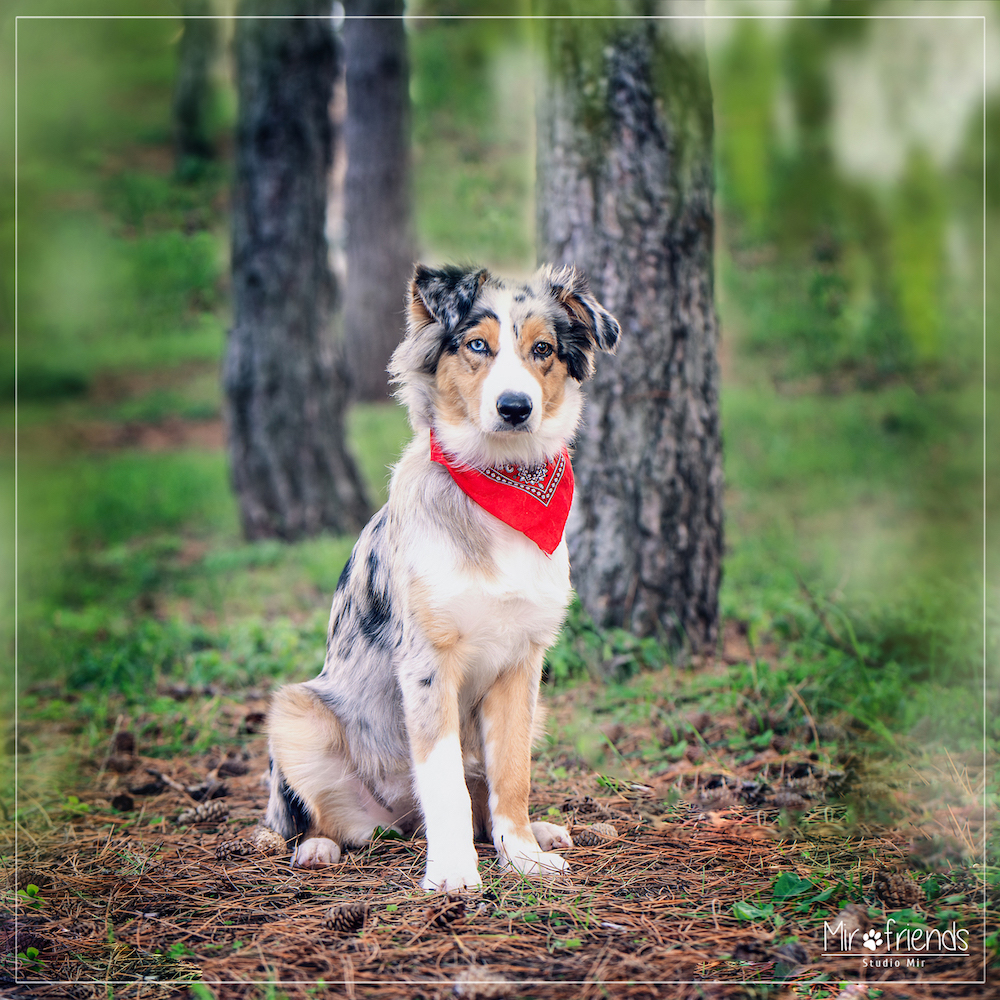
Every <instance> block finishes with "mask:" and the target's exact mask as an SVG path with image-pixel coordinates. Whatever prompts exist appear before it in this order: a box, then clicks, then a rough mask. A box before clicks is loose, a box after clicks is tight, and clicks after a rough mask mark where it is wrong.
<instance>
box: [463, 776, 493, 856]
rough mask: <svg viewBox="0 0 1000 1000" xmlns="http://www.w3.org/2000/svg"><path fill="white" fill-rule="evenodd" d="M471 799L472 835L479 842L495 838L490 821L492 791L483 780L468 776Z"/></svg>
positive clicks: (467, 781)
mask: <svg viewBox="0 0 1000 1000" xmlns="http://www.w3.org/2000/svg"><path fill="white" fill-rule="evenodd" d="M466 785H467V786H468V789H469V798H470V799H471V800H472V833H473V836H474V837H475V838H476V839H477V840H485V841H488V840H489V839H490V838H491V837H492V836H493V822H492V820H491V819H490V790H489V788H488V787H487V785H486V782H485V781H484V780H483V779H482V778H470V777H469V776H468V775H466Z"/></svg>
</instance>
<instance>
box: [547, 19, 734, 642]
mask: <svg viewBox="0 0 1000 1000" xmlns="http://www.w3.org/2000/svg"><path fill="white" fill-rule="evenodd" d="M580 6H581V7H582V4H581V5H580ZM647 6H650V5H645V4H641V3H637V2H636V3H625V2H623V3H618V4H616V5H615V8H614V13H622V14H625V13H638V14H644V13H647ZM590 9H591V10H592V9H593V8H590ZM548 10H549V11H551V12H553V13H569V12H570V11H568V10H567V7H566V4H561V5H559V4H557V3H555V2H553V3H551V4H550V5H549V7H548ZM695 23H696V24H697V22H695ZM686 24H687V25H688V30H689V31H690V24H691V22H686ZM670 25H671V22H669V21H659V22H657V21H651V20H628V21H612V20H592V21H584V20H571V19H568V18H564V19H559V20H555V21H549V22H546V56H547V72H548V78H547V83H546V87H545V91H546V92H545V94H544V95H543V99H542V100H541V101H540V102H539V111H538V181H537V184H538V187H537V191H538V195H537V198H538V235H539V259H540V260H547V261H552V262H554V263H560V264H561V263H574V264H577V265H578V266H580V267H582V268H583V269H584V270H585V271H586V273H587V274H588V275H589V277H590V281H591V287H592V289H593V291H594V293H595V294H596V296H597V298H598V299H599V301H600V302H601V303H602V304H603V305H604V306H605V308H607V309H608V310H609V311H610V312H611V313H612V314H613V315H615V316H616V317H617V318H618V320H619V322H620V323H621V326H622V338H621V341H620V345H619V349H618V354H617V356H616V357H615V358H612V359H608V358H604V357H602V358H600V359H599V363H598V365H597V375H596V378H595V380H594V383H593V384H592V386H591V387H590V389H589V391H588V397H589V399H588V403H587V407H586V410H585V411H584V418H583V423H582V425H581V428H580V433H579V435H578V437H577V443H576V451H575V457H574V460H573V468H574V473H575V475H576V481H577V494H576V501H575V505H574V511H573V516H572V517H571V520H570V524H569V527H568V539H569V548H570V558H571V563H572V566H573V582H574V585H575V587H576V590H577V593H578V594H579V596H580V600H581V602H582V604H583V606H584V608H585V609H586V610H587V611H588V612H589V613H590V614H591V615H592V616H593V618H594V619H595V620H596V621H597V622H598V623H599V624H602V625H605V626H609V625H619V626H624V627H625V628H629V629H631V630H632V631H633V632H635V633H636V634H638V635H657V636H660V637H661V638H665V639H666V640H667V641H669V642H670V643H671V644H673V645H684V646H686V647H687V648H689V649H692V650H694V651H698V652H700V651H702V650H704V649H707V648H708V647H710V646H712V644H713V643H714V642H715V640H716V635H717V624H718V590H719V580H720V572H721V558H722V453H721V442H720V432H719V369H718V364H717V361H716V340H717V328H716V318H715V309H714V304H713V291H712V284H713V270H712V239H713V213H712V194H713V177H712V97H711V89H710V85H709V80H708V66H707V60H706V55H705V51H704V41H703V40H701V39H699V41H698V43H697V44H696V45H695V46H690V45H685V44H681V43H680V41H679V40H678V39H677V38H676V37H673V36H672V35H671V30H672V29H671V27H670Z"/></svg>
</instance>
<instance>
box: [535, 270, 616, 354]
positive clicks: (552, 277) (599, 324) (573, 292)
mask: <svg viewBox="0 0 1000 1000" xmlns="http://www.w3.org/2000/svg"><path fill="white" fill-rule="evenodd" d="M541 274H542V279H543V281H544V282H545V284H546V285H547V287H548V290H549V294H551V295H552V297H553V298H554V299H555V300H556V301H557V302H558V303H559V304H560V305H561V306H562V307H563V309H564V310H565V311H566V313H567V315H568V316H569V318H570V320H571V321H572V323H573V325H574V327H576V328H582V329H583V330H584V331H586V333H587V334H588V335H589V338H590V341H591V346H592V347H594V348H597V349H599V350H602V351H607V352H608V353H609V354H614V352H615V348H616V347H617V346H618V338H619V337H620V336H621V332H622V328H621V327H620V326H619V325H618V320H616V319H615V318H614V316H612V315H611V313H609V312H608V311H607V309H605V308H604V306H602V305H601V304H600V302H598V301H597V299H595V298H594V296H593V294H592V293H591V291H590V285H589V284H588V283H587V276H586V275H585V274H584V273H583V272H582V271H579V270H577V268H575V267H573V266H572V265H564V266H563V267H552V266H548V267H543V268H542V272H541Z"/></svg>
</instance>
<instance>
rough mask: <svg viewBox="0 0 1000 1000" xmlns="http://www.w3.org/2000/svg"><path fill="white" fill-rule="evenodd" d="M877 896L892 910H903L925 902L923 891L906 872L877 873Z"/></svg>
mask: <svg viewBox="0 0 1000 1000" xmlns="http://www.w3.org/2000/svg"><path fill="white" fill-rule="evenodd" d="M875 895H876V896H878V898H879V899H880V900H882V902H883V903H885V905H886V907H887V908H888V909H890V910H901V909H903V908H904V907H906V906H912V905H913V904H914V903H922V902H923V901H924V891H923V889H921V888H920V886H919V885H917V883H916V882H914V881H913V879H912V878H911V877H910V875H909V874H908V873H905V872H904V873H900V872H889V871H881V872H876V873H875Z"/></svg>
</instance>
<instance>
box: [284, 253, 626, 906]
mask: <svg viewBox="0 0 1000 1000" xmlns="http://www.w3.org/2000/svg"><path fill="white" fill-rule="evenodd" d="M620 333H621V330H620V327H619V324H618V322H617V320H615V319H614V317H613V316H611V315H610V313H608V311H607V310H605V309H604V307H603V306H601V305H600V304H599V303H598V302H597V301H596V300H595V298H594V296H593V295H592V294H591V292H590V290H589V287H588V284H587V280H586V278H585V276H584V275H583V274H582V273H581V272H580V271H578V270H577V269H575V268H573V267H552V266H546V267H542V268H540V269H539V270H538V271H537V272H536V273H535V274H534V275H533V276H532V278H531V279H530V280H528V281H527V282H526V283H523V284H519V283H506V282H504V281H502V280H499V279H497V278H495V277H493V276H492V275H490V274H489V272H488V271H486V270H484V269H476V268H458V267H445V268H440V269H432V268H428V267H425V266H422V265H417V267H416V269H415V271H414V275H413V278H412V280H411V282H410V285H409V289H408V295H407V323H406V332H405V334H404V337H403V340H402V341H401V343H400V345H399V346H398V347H397V348H396V350H395V352H394V353H393V356H392V359H391V361H390V364H389V373H390V375H391V378H392V381H393V383H394V384H395V386H396V387H397V390H396V395H397V397H398V398H399V399H400V400H401V401H402V402H403V403H405V405H406V406H407V408H408V411H409V419H410V423H411V425H412V427H413V431H414V437H413V440H412V441H411V443H410V444H409V445H408V447H407V448H406V450H405V452H404V453H403V455H402V457H401V459H400V461H399V463H398V464H397V465H396V466H395V468H394V470H393V473H392V478H391V481H390V486H389V499H388V502H387V503H386V505H385V506H384V507H383V508H382V509H381V510H380V511H379V512H378V513H377V514H375V515H374V517H373V518H372V519H371V521H370V522H369V523H368V525H367V526H366V527H365V529H364V530H363V531H362V532H361V535H360V537H359V539H358V542H357V544H356V545H355V547H354V551H353V553H352V554H351V556H350V558H349V559H348V561H347V565H346V566H345V567H344V570H343V573H342V574H341V576H340V580H339V582H338V584H337V589H336V593H335V594H334V598H333V607H332V610H331V613H330V627H329V632H328V638H327V653H326V660H325V663H324V666H323V670H322V672H321V673H320V674H319V676H318V677H316V678H315V679H314V680H311V681H308V682H306V683H304V684H291V685H286V686H284V687H282V688H280V689H279V690H278V691H277V692H276V694H275V696H274V698H273V701H272V704H271V708H270V712H269V718H268V737H269V750H270V756H271V770H270V798H269V801H268V806H267V813H266V819H265V823H266V825H267V826H268V827H270V828H271V829H273V830H276V831H277V832H279V833H280V834H282V835H283V836H284V837H285V838H286V840H287V841H289V842H292V843H294V844H295V850H294V854H293V858H292V863H293V864H294V865H297V866H300V867H303V868H317V867H322V866H324V865H331V864H335V863H336V862H337V861H338V860H339V859H340V855H341V848H342V847H346V846H350V845H359V844H362V843H364V842H365V841H367V840H368V839H370V838H371V836H372V835H373V833H374V832H375V830H376V829H377V828H379V827H381V828H383V829H393V830H395V831H397V832H399V833H402V834H409V833H412V832H414V831H415V830H417V829H419V828H420V827H422V828H423V830H424V832H425V835H426V838H427V861H426V869H425V873H424V876H423V879H422V881H421V886H422V887H423V888H424V889H426V890H428V891H445V892H451V891H455V890H461V889H475V888H476V887H478V886H480V885H481V879H480V875H479V870H478V860H479V859H478V855H477V853H476V848H475V846H474V834H477V835H479V836H480V837H481V838H484V839H488V838H492V841H493V844H494V846H495V848H496V852H497V855H498V857H499V858H500V860H501V863H502V864H503V865H504V866H505V867H508V868H513V869H515V870H516V871H518V872H521V873H523V874H524V875H528V876H535V875H545V874H550V873H553V872H559V871H562V870H563V869H565V868H566V867H567V865H566V861H565V859H564V858H562V857H561V856H560V855H559V854H558V853H555V850H554V849H557V848H564V847H570V846H572V840H571V838H570V835H569V833H568V831H567V830H566V829H565V828H564V827H561V826H556V825H555V824H551V823H530V822H529V819H528V793H529V781H530V767H531V760H530V755H531V745H532V740H533V738H534V735H535V730H536V728H537V727H538V724H539V722H540V717H541V712H540V708H539V706H538V704H537V701H538V690H539V683H540V680H541V675H542V665H543V658H544V654H545V651H546V649H547V648H548V647H549V646H550V645H551V644H552V643H553V642H554V641H555V639H556V636H557V635H558V633H559V630H560V628H561V627H562V623H563V620H564V618H565V613H566V608H567V605H568V603H569V600H570V596H571V588H570V577H569V558H568V555H567V548H566V541H565V538H564V535H563V529H564V525H565V520H566V517H567V516H568V512H569V504H570V499H571V497H572V469H571V466H570V464H569V456H568V452H567V445H568V443H569V442H570V441H571V439H572V437H573V433H574V431H575V429H576V426H577V424H578V422H579V419H580V414H581V408H582V405H583V395H582V392H581V383H582V382H584V381H585V380H586V379H587V378H588V377H589V376H590V375H591V374H592V371H593V364H594V356H595V354H596V352H597V351H606V352H609V353H611V352H613V351H614V350H615V347H616V344H617V342H618V339H619V336H620ZM477 490H480V493H477V492H476V491H477ZM483 491H485V492H483ZM474 497H475V498H474ZM491 510H492V511H494V512H492V513H491V512H490V511H491Z"/></svg>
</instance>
